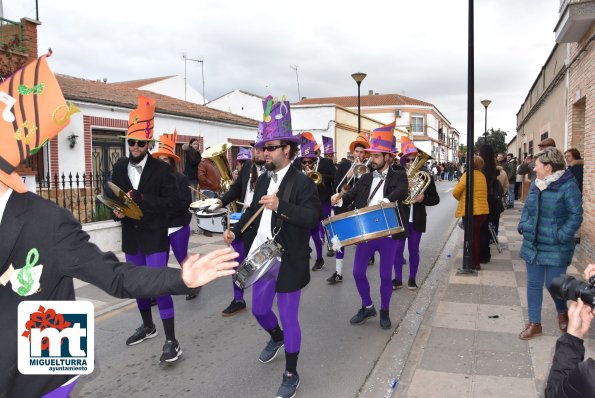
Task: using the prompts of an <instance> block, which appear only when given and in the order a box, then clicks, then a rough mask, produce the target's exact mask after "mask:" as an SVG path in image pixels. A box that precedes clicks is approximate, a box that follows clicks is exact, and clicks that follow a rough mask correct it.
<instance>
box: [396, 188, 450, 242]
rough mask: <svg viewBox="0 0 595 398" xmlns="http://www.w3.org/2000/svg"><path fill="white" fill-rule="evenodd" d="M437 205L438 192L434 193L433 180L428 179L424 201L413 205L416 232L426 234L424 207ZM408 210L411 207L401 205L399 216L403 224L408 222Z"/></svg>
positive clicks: (438, 200) (438, 201)
mask: <svg viewBox="0 0 595 398" xmlns="http://www.w3.org/2000/svg"><path fill="white" fill-rule="evenodd" d="M438 203H440V196H439V195H438V191H436V184H435V183H434V179H433V178H430V185H428V188H427V189H426V191H425V192H424V201H423V202H421V203H415V204H413V228H414V229H415V230H416V231H417V232H421V233H424V232H426V218H427V214H426V206H436V205H437V204H438ZM410 209H411V206H406V205H403V212H402V213H401V216H402V217H403V222H404V223H406V222H408V221H409V215H410V213H409V212H410Z"/></svg>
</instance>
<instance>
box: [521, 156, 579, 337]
mask: <svg viewBox="0 0 595 398" xmlns="http://www.w3.org/2000/svg"><path fill="white" fill-rule="evenodd" d="M564 167H565V165H564V156H563V155H562V152H560V151H559V150H558V149H556V148H553V147H551V148H546V149H545V150H543V151H542V152H540V153H539V154H537V155H536V156H535V173H536V180H535V182H534V183H533V184H531V188H530V189H529V194H528V196H527V200H526V201H525V206H524V207H523V213H522V215H521V220H520V222H519V225H518V231H519V233H520V234H522V235H523V245H522V247H521V253H520V254H521V258H522V259H523V260H525V262H526V264H527V303H528V310H529V324H527V326H526V327H525V329H524V330H523V331H522V332H521V333H520V334H519V338H520V339H521V340H529V339H532V338H534V337H536V336H540V335H541V331H542V328H541V306H542V301H543V286H544V284H545V287H546V288H547V289H548V291H549V292H550V295H551V294H552V292H551V290H550V287H551V284H552V279H553V278H555V277H557V276H560V275H562V274H565V273H566V268H567V267H568V266H569V265H570V263H571V261H572V256H573V254H574V247H575V242H574V234H575V232H576V231H577V230H578V229H579V227H580V226H581V223H582V221H583V204H582V197H581V192H580V190H579V189H578V185H577V183H576V179H575V178H574V177H573V175H572V172H571V171H570V170H566V171H564ZM552 298H553V300H554V304H555V306H556V311H557V312H558V326H559V327H560V330H562V331H563V332H565V331H566V328H567V326H568V308H567V306H566V302H565V301H563V300H560V299H556V298H554V297H553V296H552Z"/></svg>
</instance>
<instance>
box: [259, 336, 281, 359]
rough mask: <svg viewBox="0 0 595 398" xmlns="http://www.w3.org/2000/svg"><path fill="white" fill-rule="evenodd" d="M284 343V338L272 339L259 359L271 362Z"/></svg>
mask: <svg viewBox="0 0 595 398" xmlns="http://www.w3.org/2000/svg"><path fill="white" fill-rule="evenodd" d="M284 345H285V343H284V342H283V340H281V341H275V340H273V339H270V340H269V341H268V343H267V345H266V346H265V347H264V348H263V350H262V352H261V353H260V356H259V357H258V360H259V361H260V362H262V363H269V362H271V361H272V360H273V359H275V357H276V356H277V353H278V352H279V350H280V349H281V347H283V346H284Z"/></svg>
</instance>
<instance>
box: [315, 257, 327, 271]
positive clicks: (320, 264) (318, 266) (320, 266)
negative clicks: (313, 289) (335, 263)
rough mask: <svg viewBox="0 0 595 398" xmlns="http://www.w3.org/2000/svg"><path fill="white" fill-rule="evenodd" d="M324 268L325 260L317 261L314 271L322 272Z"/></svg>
mask: <svg viewBox="0 0 595 398" xmlns="http://www.w3.org/2000/svg"><path fill="white" fill-rule="evenodd" d="M322 267H324V260H323V259H321V258H320V259H318V260H316V262H315V263H314V266H313V267H312V271H320V270H321V269H322Z"/></svg>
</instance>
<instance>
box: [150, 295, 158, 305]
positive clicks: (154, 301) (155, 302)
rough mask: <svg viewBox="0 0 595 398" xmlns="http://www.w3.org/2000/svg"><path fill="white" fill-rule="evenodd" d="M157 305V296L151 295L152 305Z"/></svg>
mask: <svg viewBox="0 0 595 398" xmlns="http://www.w3.org/2000/svg"><path fill="white" fill-rule="evenodd" d="M156 305H157V299H156V298H155V297H151V307H154V306H156Z"/></svg>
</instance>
